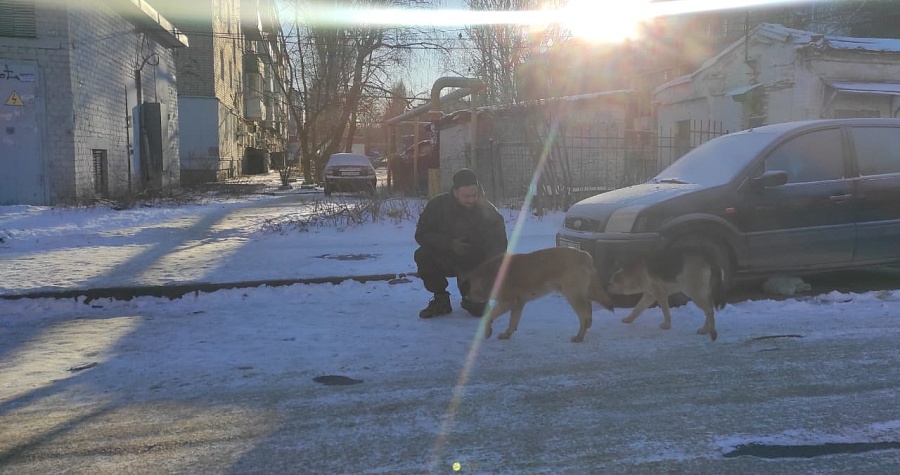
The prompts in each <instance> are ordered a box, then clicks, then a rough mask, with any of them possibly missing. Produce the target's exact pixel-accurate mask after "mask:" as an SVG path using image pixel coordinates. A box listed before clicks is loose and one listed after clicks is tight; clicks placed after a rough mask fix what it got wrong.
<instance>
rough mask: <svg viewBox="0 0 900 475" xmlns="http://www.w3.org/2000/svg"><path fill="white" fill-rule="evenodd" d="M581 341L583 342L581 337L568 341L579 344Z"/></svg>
mask: <svg viewBox="0 0 900 475" xmlns="http://www.w3.org/2000/svg"><path fill="white" fill-rule="evenodd" d="M582 340H584V337H583V336H578V335H575V336H573V337H572V338H571V339H570V340H569V341H571V342H572V343H581V341H582Z"/></svg>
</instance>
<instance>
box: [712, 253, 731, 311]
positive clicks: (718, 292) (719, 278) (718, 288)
mask: <svg viewBox="0 0 900 475" xmlns="http://www.w3.org/2000/svg"><path fill="white" fill-rule="evenodd" d="M709 270H710V276H709V279H710V280H711V281H712V282H710V283H709V285H710V291H711V292H712V302H713V305H714V306H715V307H716V310H718V309H720V308H722V307H724V306H725V299H726V297H727V296H728V295H727V294H728V293H727V291H726V288H725V271H724V270H722V266H721V265H715V264H710V266H709Z"/></svg>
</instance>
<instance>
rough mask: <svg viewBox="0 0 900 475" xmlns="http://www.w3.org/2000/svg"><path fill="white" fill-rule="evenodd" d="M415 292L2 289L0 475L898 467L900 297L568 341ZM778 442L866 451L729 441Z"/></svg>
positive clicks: (645, 326) (748, 307) (560, 311)
mask: <svg viewBox="0 0 900 475" xmlns="http://www.w3.org/2000/svg"><path fill="white" fill-rule="evenodd" d="M422 296H423V290H422V289H421V285H420V283H418V282H416V281H413V282H410V283H404V284H399V285H393V286H392V285H389V284H387V283H385V282H372V283H367V284H360V283H357V282H345V283H344V284H341V285H337V286H331V285H313V286H305V285H296V286H291V287H281V288H261V289H255V290H251V291H241V290H227V291H219V292H216V293H212V294H200V295H198V296H196V297H187V298H184V299H180V300H173V301H169V300H166V299H157V298H149V297H142V298H138V299H135V300H132V301H130V302H119V301H100V302H96V301H95V302H92V304H91V305H84V304H83V303H76V302H73V301H71V300H68V301H61V300H55V301H54V300H46V299H43V300H30V301H2V300H0V332H2V335H3V337H2V338H0V374H2V382H0V473H10V474H12V473H15V474H43V473H61V472H67V473H92V474H95V473H234V474H238V473H240V474H245V473H392V474H394V473H423V472H432V473H453V471H454V464H455V463H458V464H459V465H456V466H455V467H456V468H458V469H459V473H717V474H721V473H767V474H779V473H785V474H788V473H789V474H795V473H811V472H816V473H867V474H873V473H896V472H897V469H898V467H900V450H898V447H897V443H898V441H900V405H898V404H897V402H898V400H897V394H898V390H900V364H898V362H900V357H898V350H897V341H898V338H900V325H898V322H900V292H896V293H891V292H878V293H874V292H873V293H865V294H837V293H832V294H827V295H820V296H818V297H815V298H808V299H803V300H799V301H798V300H786V301H782V302H775V301H758V302H743V303H738V304H734V305H729V306H727V307H726V308H725V309H723V310H722V311H721V312H720V314H719V320H718V323H719V324H718V327H719V333H720V335H719V340H718V341H716V342H715V343H712V342H710V341H709V339H708V338H706V337H702V336H699V335H696V334H695V333H694V331H695V329H696V328H697V327H698V326H700V323H701V318H702V317H701V316H700V314H699V311H698V310H697V309H696V308H694V307H692V306H687V307H679V308H676V309H674V310H673V328H672V329H671V330H669V331H662V330H660V329H659V328H658V327H657V326H658V324H659V323H660V321H661V315H660V314H659V311H658V310H657V309H652V310H649V311H648V312H646V314H645V315H643V316H642V317H641V318H639V319H638V320H637V321H636V322H635V323H634V324H631V325H625V324H622V323H620V322H619V319H620V318H621V317H623V316H624V315H625V314H627V310H626V309H619V310H617V312H616V313H615V315H613V314H610V313H609V312H606V311H603V310H600V309H599V308H596V309H595V319H594V326H593V328H591V330H590V331H589V332H588V334H587V337H586V338H585V341H584V343H581V344H573V343H570V342H569V341H568V339H569V337H570V336H571V335H572V334H574V332H575V330H576V329H577V323H576V319H575V317H574V315H572V314H571V310H570V309H569V308H568V307H567V306H566V304H565V303H564V301H563V300H562V299H561V298H557V297H547V298H545V299H542V300H540V301H537V302H534V303H532V304H529V305H528V306H526V309H525V313H524V314H523V318H522V322H521V324H520V327H519V331H518V332H517V333H516V334H515V335H514V336H513V338H512V339H511V340H509V341H500V340H496V339H491V340H481V339H478V338H476V335H475V331H476V326H477V323H478V321H477V320H475V319H473V318H471V317H467V316H464V315H463V314H462V312H460V311H458V310H457V311H456V312H454V313H453V314H452V315H450V316H447V317H444V318H438V319H434V320H430V321H421V320H419V319H417V318H415V316H414V314H415V313H414V312H415V310H416V309H417V308H418V307H419V306H421V304H422ZM505 324H506V317H504V318H501V319H500V320H499V321H498V322H497V327H498V328H499V329H501V330H502V326H503V325H505ZM776 336H780V337H776ZM769 337H776V338H769ZM473 343H474V345H473ZM79 368H85V369H79ZM327 375H337V376H345V377H349V378H353V379H355V380H359V381H362V382H361V383H359V384H352V385H345V386H340V385H338V386H329V385H323V384H319V383H317V382H315V381H314V378H316V377H320V376H327ZM752 444H759V445H752ZM828 444H830V445H828ZM780 445H789V446H792V447H793V449H791V450H793V452H792V453H794V454H803V450H806V449H803V446H813V452H816V451H817V450H816V448H818V449H819V450H818V452H821V451H822V449H824V448H828V449H831V450H834V451H838V452H841V451H844V452H846V451H850V450H854V449H858V450H863V452H860V453H838V454H833V455H824V456H817V457H812V458H796V457H795V458H783V459H775V460H772V459H766V458H762V457H757V456H739V457H730V456H728V455H729V454H730V453H732V451H734V450H736V449H740V448H743V449H747V448H748V447H750V448H753V447H756V448H762V449H765V448H766V447H767V446H780ZM868 449H880V450H874V451H865V450H868Z"/></svg>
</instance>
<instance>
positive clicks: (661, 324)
mask: <svg viewBox="0 0 900 475" xmlns="http://www.w3.org/2000/svg"><path fill="white" fill-rule="evenodd" d="M659 328H662V329H663V330H668V329H670V328H672V324H671V323H666V322H662V323H660V324H659Z"/></svg>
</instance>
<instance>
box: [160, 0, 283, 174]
mask: <svg viewBox="0 0 900 475" xmlns="http://www.w3.org/2000/svg"><path fill="white" fill-rule="evenodd" d="M159 1H160V2H161V5H162V6H161V7H160V8H161V10H162V11H163V13H165V14H166V15H168V16H169V17H171V18H172V21H174V22H175V24H176V25H178V27H179V28H180V29H182V30H183V31H184V32H185V33H186V34H187V35H188V37H189V38H190V39H191V48H189V49H185V50H182V51H178V52H177V53H176V56H175V61H176V64H177V66H178V105H179V109H180V111H181V119H182V120H181V124H180V127H181V149H180V150H181V178H182V184H186V185H188V184H196V183H203V182H212V181H218V180H222V179H226V178H231V177H234V176H238V175H246V174H257V173H263V172H266V171H268V166H269V157H270V154H272V153H279V154H280V153H283V152H284V151H285V150H286V148H287V140H286V139H287V120H286V117H287V116H288V110H289V108H288V107H287V102H286V99H285V94H284V93H283V91H282V89H281V87H280V85H279V83H278V82H277V79H276V74H275V70H274V68H277V67H282V66H283V63H282V61H284V55H283V54H282V52H281V51H280V50H279V44H278V41H277V34H276V32H277V31H278V29H277V28H278V27H277V25H278V22H277V20H276V17H275V9H274V0H192V1H191V2H184V1H181V0H159Z"/></svg>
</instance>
